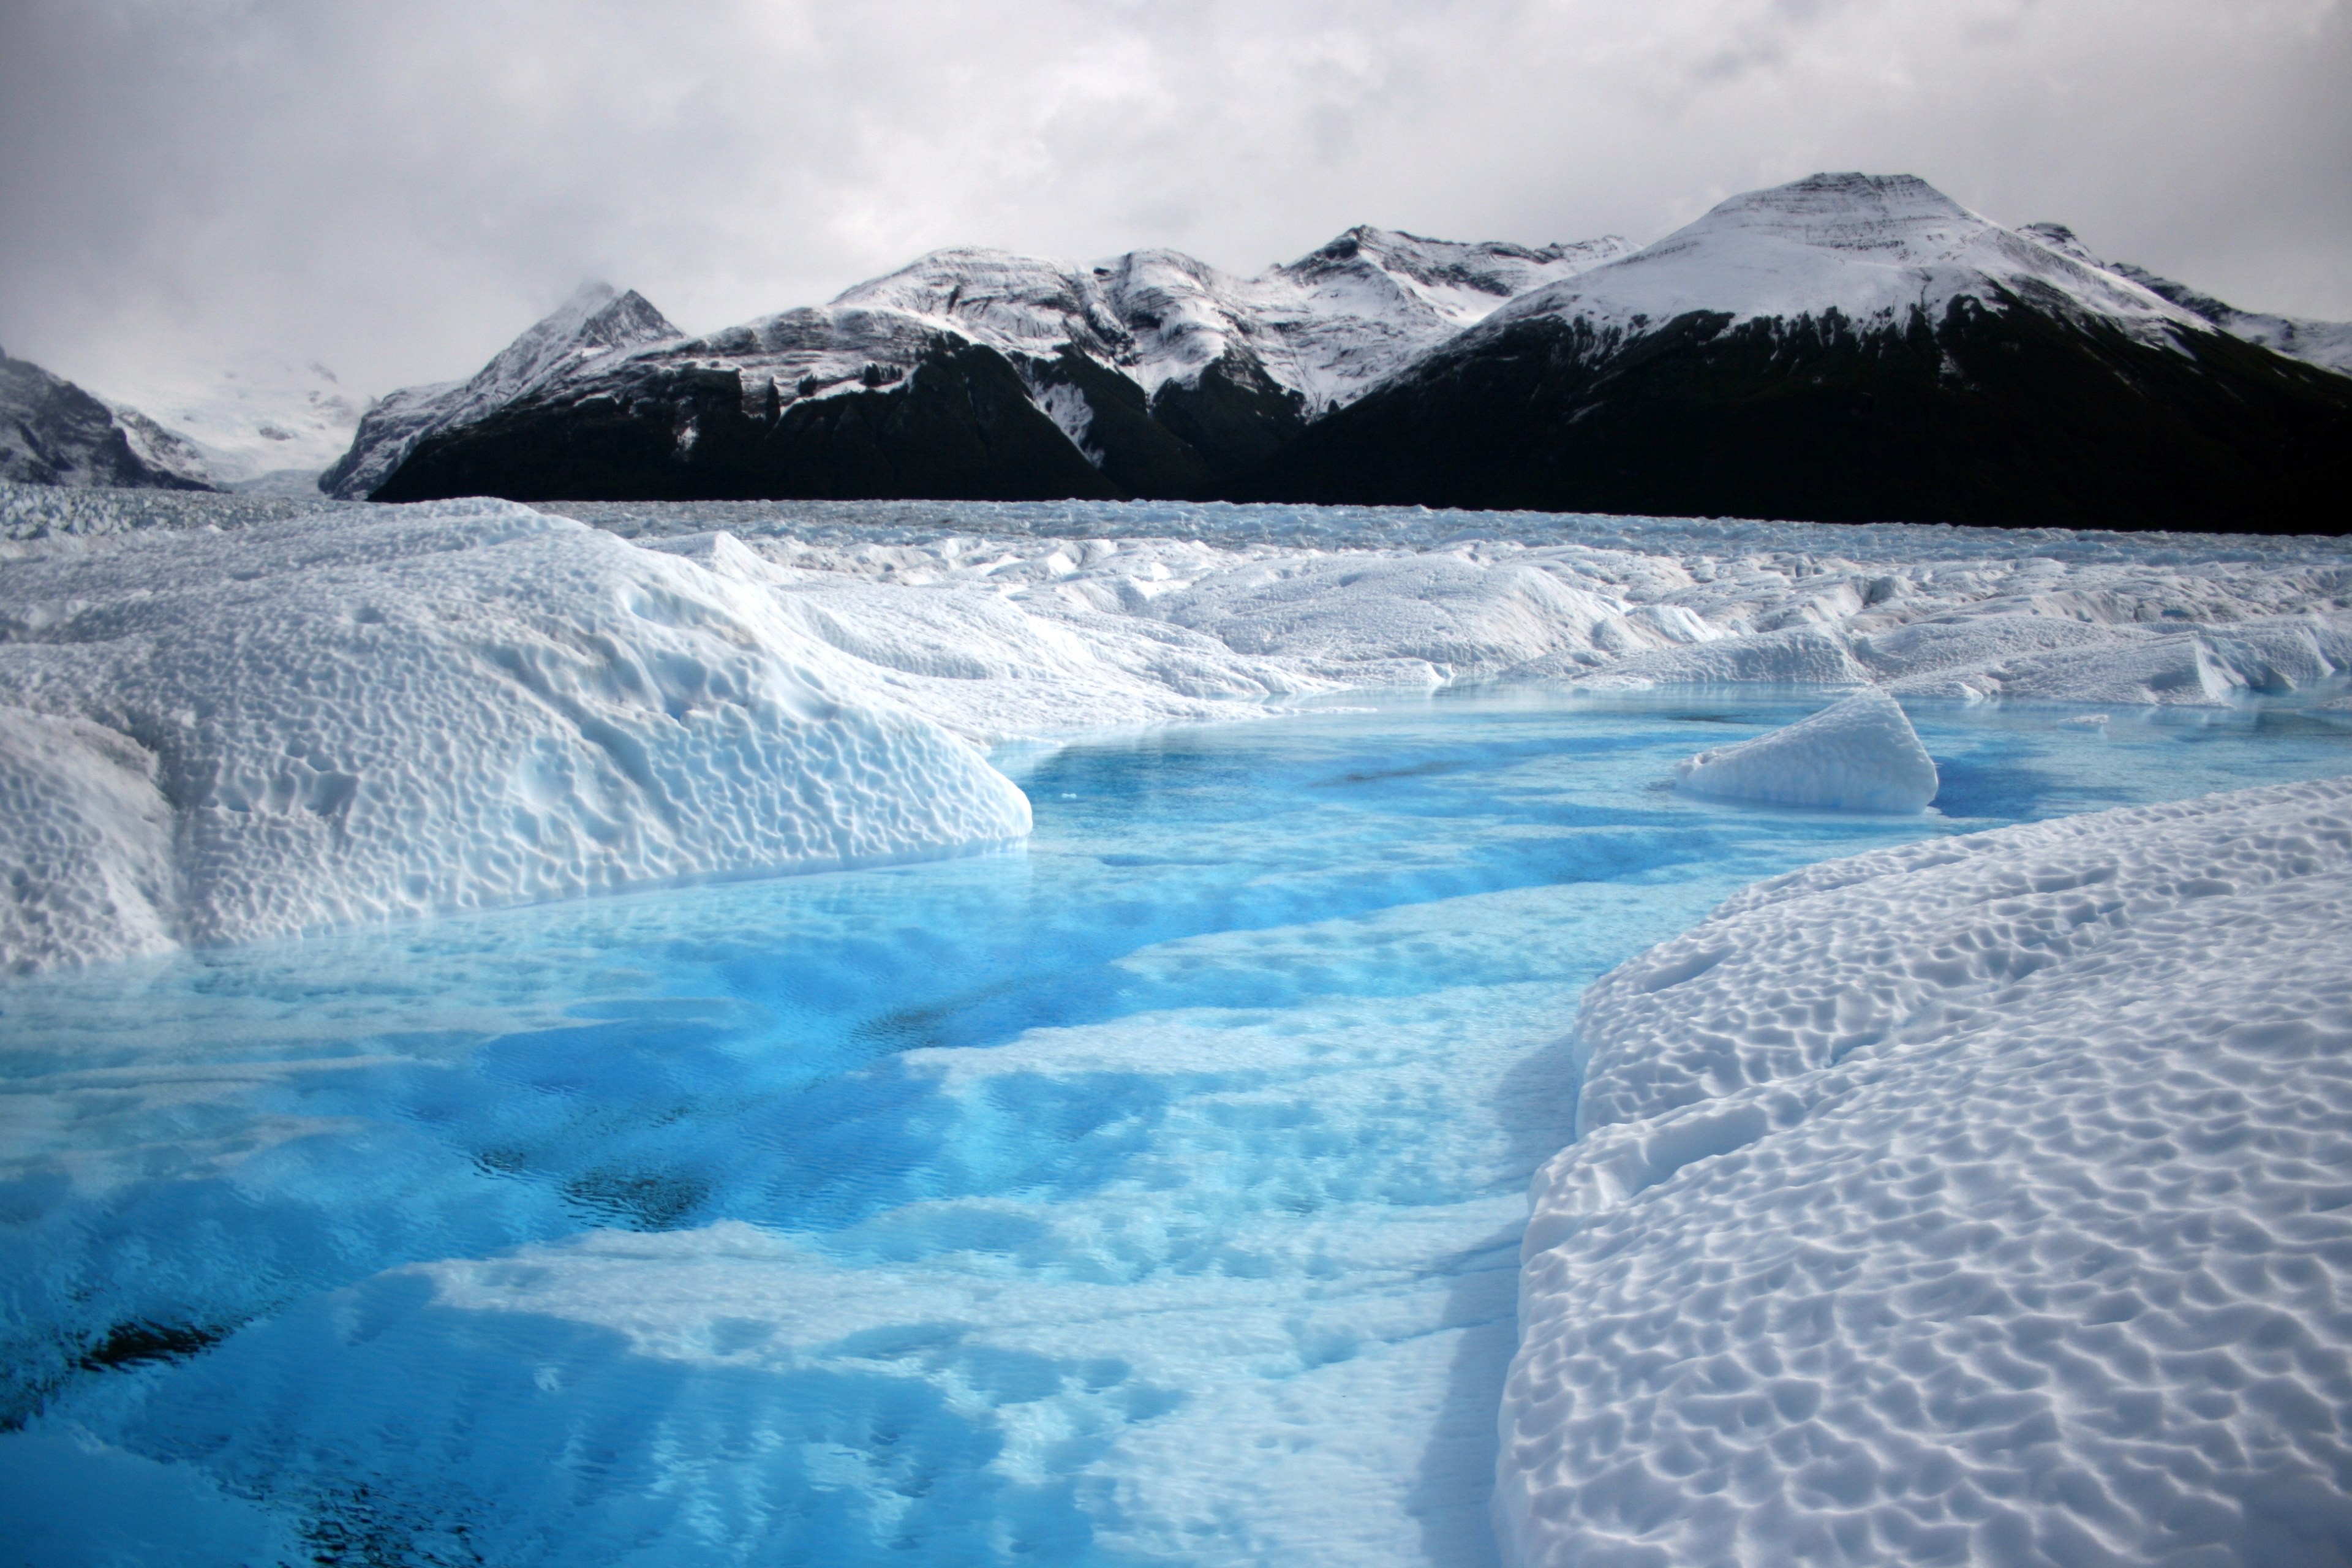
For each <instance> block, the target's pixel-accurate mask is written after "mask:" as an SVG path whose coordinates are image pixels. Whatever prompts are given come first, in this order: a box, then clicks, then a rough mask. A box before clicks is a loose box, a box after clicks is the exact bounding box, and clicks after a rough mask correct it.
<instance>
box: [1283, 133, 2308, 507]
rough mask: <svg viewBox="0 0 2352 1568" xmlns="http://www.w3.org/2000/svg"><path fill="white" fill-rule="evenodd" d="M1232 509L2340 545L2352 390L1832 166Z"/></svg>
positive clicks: (1449, 368)
mask: <svg viewBox="0 0 2352 1568" xmlns="http://www.w3.org/2000/svg"><path fill="white" fill-rule="evenodd" d="M1244 494H1246V495H1248V496H1250V497H1252V498H1254V499H1265V500H1318V501H1343V500H1345V501H1377V502H1384V503H1411V502H1420V503H1423V504H1429V505H1449V506H1504V507H1526V508H1534V509H1541V510H1592V511H1627V512H1654V513H1671V514H1677V515H1694V514H1696V515H1707V514H1733V515H1748V516H1759V517H1787V518H1811V519H1817V520H1822V521H1864V520H1878V521H1965V522H1984V523H1994V524H2017V523H2065V524H2074V525H2084V526H2099V527H2124V528H2134V527H2137V528H2147V527H2178V528H2198V529H2204V530H2253V531H2339V530H2341V529H2342V528H2344V527H2345V526H2347V522H2352V517H2347V512H2346V506H2347V503H2346V500H2345V497H2346V496H2347V494H2352V379H2347V378H2346V377H2344V376H2341V375H2336V374H2329V373H2327V372H2326V371H2323V370H2320V369H2316V368H2314V367H2313V366H2311V365H2307V364H2305V363H2299V362H2297V361H2294V360H2291V359H2287V358H2284V357H2282V356H2281V355H2279V354H2276V353H2272V352H2270V351H2269V350H2267V349H2266V348H2264V347H2262V346H2260V345H2259V344H2257V343H2255V342H2248V341H2246V340H2245V339H2244V338H2242V337H2240V336H2237V335H2232V334H2231V333H2230V332H2227V331H2222V330H2221V327H2220V326H2219V325H2217V323H2216V321H2214V320H2212V319H2211V318H2210V317H2209V316H2208V315H2206V314H2204V313H2200V310H2197V309H2194V308H2190V307H2189V306H2187V305H2184V304H2182V303H2180V302H2178V301H2176V300H2174V299H2171V298H2168V297H2167V296H2166V294H2165V293H2163V292H2161V291H2159V290H2158V289H2155V288H2153V287H2151V286H2149V284H2148V283H2146V282H2143V281H2140V280H2139V279H2137V278H2135V277H2133V276H2129V275H2127V274H2126V273H2125V272H2123V271H2121V270H2117V269H2114V268H2107V267H2105V266H2103V265H2101V264H2099V263H2098V261H2097V260H2096V258H2092V257H2090V256H2088V255H2087V254H2086V253H2084V252H2082V251H2081V250H2080V248H2079V247H2065V246H2061V245H2054V244H2053V243H2050V242H2049V237H2048V236H2047V235H2046V234H2043V235H2039V236H2037V234H2035V233H2029V232H2026V231H2023V230H2013V229H2008V228H2004V227H2002V226H2000V225H1998V224H1995V223H1993V222H1991V221H1990V220H1988V219H1986V218H1984V217H1981V216H1978V215H1977V214H1975V213H1972V212H1969V210H1968V209H1967V208H1965V207H1963V206H1961V205H1959V204H1958V203H1957V202H1954V201H1952V200H1951V199H1950V198H1949V197H1948V196H1946V195H1943V194H1942V193H1941V192H1938V191H1937V190H1936V189H1934V188H1933V187H1932V186H1930V185H1928V184H1926V183H1925V182H1924V181H1921V180H1918V179H1916V178H1913V177H1910V176H1906V175H1898V176H1891V177H1889V176H1873V175H1865V174H1821V175H1815V176H1813V177H1811V178H1810V179H1805V180H1800V181H1798V182H1796V183H1794V184H1789V185H1783V186H1780V187H1778V188H1776V189H1773V190H1769V191H1758V192H1753V193H1750V194H1748V195H1740V196H1735V197H1733V198H1731V199H1730V200H1728V201H1726V202H1724V203H1722V204H1721V205H1718V206H1717V207H1716V208H1715V209H1714V210H1713V211H1711V212H1709V213H1708V214H1706V216H1704V217H1702V218H1700V219H1699V220H1698V221H1697V222H1696V223H1694V224H1691V225H1690V226H1687V227H1685V228H1683V229H1681V230H1679V231H1677V232H1675V234H1672V235H1669V236H1667V237H1665V238H1664V239H1662V240H1660V241H1658V242H1657V243H1656V244H1654V245H1652V246H1649V247H1646V248H1644V249H1642V250H1640V251H1637V252H1635V253H1633V254H1632V255H1630V256H1624V257H1621V258H1616V259H1613V260H1611V261H1607V262H1605V263H1603V264H1602V265H1601V266H1598V267H1594V268H1590V269H1587V270H1585V271H1583V272H1580V273H1579V274H1578V275H1576V276H1574V277H1572V278H1570V279H1563V280H1561V281H1559V282H1557V283H1553V284H1550V285H1548V286H1546V287H1544V288H1540V289H1533V290H1530V291H1529V292H1528V293H1525V294H1522V295H1520V296H1518V297H1517V298H1515V299H1513V300H1510V301H1509V302H1508V303H1507V304H1506V305H1504V306H1503V307H1502V308H1500V309H1498V310H1495V311H1494V312H1493V313H1491V314H1490V315H1488V316H1487V317H1486V319H1485V320H1484V321H1480V322H1479V323H1477V324H1476V325H1475V326H1473V327H1470V328H1468V329H1467V330H1465V331H1463V332H1462V333H1461V334H1459V335H1458V336H1456V337H1455V338H1454V339H1452V340H1450V341H1448V342H1445V343H1444V344H1442V345H1441V346H1439V347H1438V348H1437V349H1435V350H1433V351H1432V352H1431V353H1428V354H1426V355H1424V356H1423V358H1422V359H1420V360H1419V361H1417V362H1415V363H1413V364H1412V366H1410V367H1408V368H1407V369H1406V370H1405V371H1403V372H1402V373H1401V374H1398V375H1395V376H1393V377H1391V378H1390V379H1389V380H1388V381H1386V382H1384V383H1383V384H1381V385H1380V386H1379V387H1378V388H1376V389H1374V390H1373V391H1372V392H1371V393H1370V394H1369V395H1366V396H1365V397H1363V398H1361V399H1360V400H1358V401H1357V402H1355V403H1354V404H1352V405H1349V406H1348V407H1346V408H1344V409H1340V410H1339V411H1336V412H1335V413H1334V414H1332V415H1331V416H1328V418H1326V419H1324V420H1322V421H1320V422H1318V424H1317V425H1316V426H1314V427H1313V428H1311V429H1310V430H1308V431H1307V432H1306V433H1305V434H1304V435H1303V436H1302V437H1300V439H1299V440H1297V442H1295V443H1293V444H1291V445H1290V446H1289V447H1286V449H1285V450H1284V451H1283V452H1282V453H1281V454H1280V455H1278V456H1277V457H1276V458H1275V459H1274V460H1273V461H1272V462H1271V463H1270V464H1269V465H1268V467H1267V468H1265V470H1263V471H1262V472H1261V473H1259V474H1258V475H1256V476H1255V477H1254V478H1253V479H1252V480H1251V481H1250V482H1249V483H1248V484H1247V485H1246V486H1244Z"/></svg>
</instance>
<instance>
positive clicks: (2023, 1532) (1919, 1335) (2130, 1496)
mask: <svg viewBox="0 0 2352 1568" xmlns="http://www.w3.org/2000/svg"><path fill="white" fill-rule="evenodd" d="M2347 930H2352V779H2339V780H2330V781H2325V782H2321V783H2316V784H2291V785H2283V786H2277V787H2273V788H2265V789H2255V790H2247V791H2242V792H2238V793H2235V794H2229V795H2212V796H2208V797H2205V798H2203V799H2200V800H2193V801H2189V802H2184V803H2179V804H2174V805H2159V806H2151V807H2143V808H2138V809H2134V810H2126V811H2116V812H2108V813H2102V814H2098V815H2095V816H2081V817H2074V818H2069V819H2064V820H2061V821H2055V822H2048V823H2041V824H2035V825H2032V826H2021V827H2012V828H2006V829H2002V830H2000V831H1997V832H1991V833H1985V834H1979V835H1975V836H1971V837H1962V838H1947V839H1930V840H1927V841H1924V842H1920V843H1916V844H1911V845H1906V846H1904V847H1899V848H1893V849H1885V850H1880V851H1876V852H1874V853H1872V854H1868V855H1864V856H1860V857H1856V858H1852V859H1847V860H1840V861H1831V862H1827V863H1824V864H1822V865H1818V866H1814V867H1811V868H1807V869H1805V870H1802V871H1800V872H1796V873H1794V874H1792V875H1790V876H1786V877H1782V878H1779V879H1774V880H1771V881H1768V882H1764V883H1760V884H1759V885H1757V886H1756V887H1754V888H1751V889H1748V890H1747V891H1746V892H1744V893H1742V894H1739V895H1738V896H1736V897H1734V898H1733V899H1731V900H1728V901H1727V902H1726V903H1725V904H1724V905H1723V906H1722V907H1721V908H1720V909H1718V910H1717V911H1716V912H1715V913H1714V914H1713V915H1712V916H1710V917H1709V918H1708V919H1707V920H1706V921H1703V922H1701V923H1700V924H1699V925H1697V926H1696V928H1694V929H1693V930H1691V931H1688V932H1686V933H1685V934H1684V935H1682V936H1679V937H1677V938H1675V940H1674V941H1672V942H1665V943H1664V944H1662V945H1660V946H1658V947H1656V948H1654V949H1652V950H1651V951H1650V952H1646V953H1644V954H1643V955H1641V956H1640V957H1638V958H1635V959H1633V960H1632V961H1630V962H1628V963H1625V964H1623V965H1622V966H1620V967H1619V968H1618V969H1616V970H1615V971H1613V972H1612V973H1610V974H1609V975H1607V976H1606V977H1604V978H1603V979H1602V980H1601V981H1600V982H1598V983H1596V984H1594V985H1593V986H1592V987H1591V989H1590V990H1589V991H1588V992H1587V993H1586V994H1585V998H1584V1001H1583V1005H1582V1009H1581V1012H1580V1016H1579V1019H1578V1022H1577V1026H1576V1035H1575V1043H1576V1050H1577V1053H1578V1055H1579V1056H1580V1058H1582V1059H1583V1063H1584V1073H1585V1077H1584V1089H1583V1094H1582V1099H1581V1101H1580V1109H1579V1113H1578V1124H1579V1131H1580V1139H1579V1142H1576V1143H1575V1144H1574V1145H1572V1146H1571V1147H1570V1148H1569V1149H1567V1150H1566V1151H1564V1152H1561V1153H1560V1154H1559V1155H1558V1156H1556V1157H1555V1158H1554V1159H1553V1160H1552V1161H1551V1162H1550V1163H1549V1164H1547V1165H1546V1166H1545V1167H1544V1168H1543V1169H1542V1170H1541V1171H1540V1172H1539V1173H1538V1176H1537V1178H1536V1180H1535V1182H1534V1184H1533V1198H1534V1212H1533V1217H1532V1220H1531V1222H1530V1224H1529V1226H1528V1232H1527V1237H1526V1240H1525V1243H1524V1247H1523V1254H1522V1257H1523V1271H1522V1275H1521V1308H1520V1312H1519V1323H1520V1333H1521V1344H1520V1348H1519V1351H1518V1353H1517V1358H1516V1360H1515V1361H1514V1363H1513V1364H1512V1369H1511V1373H1510V1378H1509V1383H1508V1385H1507V1392H1506V1394H1505V1400H1504V1405H1503V1410H1502V1417H1501V1433H1502V1447H1501V1449H1500V1453H1499V1458H1498V1473H1497V1489H1496V1501H1495V1516H1496V1527H1497V1531H1498V1533H1499V1535H1500V1537H1501V1540H1502V1543H1503V1546H1504V1548H1505V1554H1506V1558H1507V1560H1508V1561H1512V1562H1515V1563H1519V1564H1522V1565H1524V1568H1536V1565H1543V1564H1561V1565H1565V1564H1569V1563H1579V1564H1591V1563H1612V1564H1614V1563H1625V1564H1634V1563H1640V1564H1658V1565H1661V1568H1663V1565H1664V1564H1669V1563H1727V1564H1753V1565H1756V1568H1763V1565H1765V1564H1780V1563H1793V1562H1807V1563H1853V1564H1864V1563H1891V1562H1901V1563H1970V1564H1978V1563H1981V1564H1991V1563H2004V1564H2049V1565H2052V1568H2059V1565H2063V1568H2084V1565H2086V1564H2105V1563H2114V1564H2124V1563H2133V1564H2139V1563H2179V1564H2187V1563H2249V1564H2252V1563H2263V1564H2269V1565H2295V1564H2319V1563H2341V1562H2343V1561H2345V1560H2346V1558H2347V1555H2352V1313H2347V1310H2346V1306H2345V1303H2346V1302H2347V1300H2352V1209H2347V1194H2352V1184H2348V1183H2347V1173H2352V1071H2348V1070H2347V1062H2352V968H2347V965H2346V963H2345V962H2344V959H2345V937H2344V933H2345V932H2346V931H2347Z"/></svg>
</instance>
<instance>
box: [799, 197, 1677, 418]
mask: <svg viewBox="0 0 2352 1568" xmlns="http://www.w3.org/2000/svg"><path fill="white" fill-rule="evenodd" d="M1632 249H1633V247H1632V246H1631V245H1630V244H1628V243H1627V242H1626V241H1624V240H1622V239H1618V238H1616V237H1607V238H1602V239H1596V240H1586V241H1584V242H1582V243H1580V244H1577V245H1550V246H1545V247H1542V248H1541V249H1529V248H1528V247H1524V246H1517V245H1499V244H1493V243H1488V244H1483V245H1463V244H1457V243H1454V242H1452V241H1447V240H1436V239H1423V238H1422V237H1419V236H1417V235H1410V234H1399V233H1396V232H1394V231H1391V230H1389V229H1381V228H1371V227H1364V226H1360V227H1356V228H1351V229H1349V231H1348V232H1347V233H1345V234H1343V235H1341V236H1339V237H1338V238H1337V239H1334V240H1332V241H1331V242H1330V243H1329V244H1328V245H1326V246H1324V247H1322V248H1321V249H1319V250H1317V251H1314V252H1313V253H1311V254H1310V255H1307V256H1305V257H1302V258H1299V259H1298V260H1297V261H1294V262H1290V263H1288V264H1286V265H1284V266H1280V267H1275V268H1268V269H1267V270H1266V271H1265V272H1263V273H1261V274H1259V275H1258V276H1257V277H1255V278H1236V277H1234V276H1233V275H1231V274H1229V273H1225V272H1221V271H1219V270H1218V269H1217V268H1213V267H1211V266H1209V265H1207V264H1206V263H1204V262H1202V261H1198V260H1195V259H1194V258H1192V257H1189V256H1186V255H1184V254H1183V253H1182V252H1181V251H1174V250H1136V251H1129V253H1128V254H1126V255H1124V256H1120V257H1115V258H1112V259H1110V260H1108V261H1106V262H1102V263H1098V264H1096V265H1093V266H1076V265H1072V264H1068V263H1063V262H1055V261H1045V260H1041V259H1038V258H1034V257H1026V256H1013V255H1010V254H1008V253H1006V252H1003V251H995V250H978V249H957V250H938V251H933V252H932V253H931V254H930V255H929V256H926V257H923V258H921V259H919V260H918V261H915V262H913V263H912V264H910V265H908V266H907V267H905V268H901V269H899V270H898V271H897V272H893V273H891V274H889V275H888V276H887V277H884V278H877V279H874V280H872V281H871V282H866V283H861V284H859V285H857V286H856V288H854V289H848V290H846V291H845V292H844V293H843V294H841V295H840V296H839V297H838V298H836V299H835V300H834V301H833V304H834V308H835V309H844V308H862V309H867V310H898V311H902V312H904V313H906V314H908V315H910V316H914V317H917V318H919V319H920V320H922V321H926V322H928V323H929V324H931V325H933V326H935V327H937V328H939V329H940V330H943V331H953V332H957V333H959V334H961V335H962V336H964V337H967V338H970V339H971V340H972V341H973V342H982V343H986V344H987V345H988V346H989V347H991V348H993V349H995V350H997V351H999V352H1000V353H1005V354H1008V355H1026V356H1029V357H1032V358H1039V359H1050V358H1053V357H1054V356H1055V355H1056V354H1057V353H1060V352H1061V349H1062V346H1063V345H1064V344H1066V343H1067V344H1070V345H1073V346H1075V347H1076V348H1077V349H1079V350H1080V351H1081V352H1082V353H1086V354H1087V355H1088V356H1089V357H1090V358H1093V359H1096V360H1098V361H1100V362H1101V363H1105V364H1108V365H1110V366H1112V367H1114V368H1116V369H1118V370H1119V371H1120V372H1122V373H1123V374H1126V375H1128V376H1129V377H1130V378H1131V379H1133V380H1134V381H1135V382H1136V383H1137V384H1138V385H1139V386H1141V387H1142V389H1143V391H1144V392H1145V394H1146V395H1151V394H1156V393H1158V392H1159V391H1160V388H1161V387H1163V386H1165V385H1167V384H1170V383H1171V382H1174V383H1180V384H1181V383H1190V382H1192V381H1195V380H1197V379H1198V378H1199V377H1200V375H1201V374H1202V373H1203V372H1205V371H1206V370H1208V369H1209V368H1210V367H1211V366H1212V365H1214V364H1217V363H1220V362H1225V363H1228V364H1232V363H1234V362H1241V363H1245V364H1247V365H1248V366H1249V367H1250V368H1251V369H1252V370H1254V371H1255V372H1256V373H1258V374H1263V375H1264V376H1265V378H1266V379H1268V380H1270V381H1272V382H1273V383H1274V384H1276V385H1277V386H1280V387H1282V388H1284V389H1285V390H1286V391H1288V392H1290V393H1293V394H1295V395H1297V398H1298V400H1299V403H1300V406H1301V411H1302V412H1303V413H1305V414H1306V415H1307V416H1308V417H1310V418H1311V417H1313V416H1317V415H1319V414H1322V413H1324V412H1325V411H1327V410H1328V409H1330V408H1333V407H1337V406H1339V405H1343V404H1346V403H1349V402H1351V401H1353V400H1354V398H1355V397H1357V396H1358V395H1360V394H1361V393H1362V392H1363V391H1364V390H1365V389H1366V388H1368V387H1370V385H1372V384H1374V383H1376V382H1378V381H1380V380H1381V378H1383V377H1385V376H1387V375H1390V374H1393V373H1394V372H1396V371H1398V370H1400V369H1402V368H1403V366H1404V365H1406V364H1407V363H1411V362H1412V360H1413V359H1415V358H1418V357H1419V356H1420V355H1421V354H1422V353H1425V352H1427V351H1428V350H1429V349H1431V348H1433V347H1434V346H1435V345H1436V344H1438V343H1440V342H1444V340H1445V339H1447V338H1450V337H1452V336H1453V335H1454V333H1455V332H1457V331H1461V330H1462V329H1463V328H1464V327H1466V326H1469V325H1470V324H1471V323H1473V322H1475V321H1482V320H1484V319H1485V318H1486V316H1487V315H1488V314H1490V313H1491V312H1492V311H1494V310H1496V308H1497V307H1498V306H1500V305H1502V304H1504V303H1505V302H1506V301H1507V300H1511V299H1513V298H1515V297H1517V296H1518V295H1520V294H1524V293H1525V292H1527V291H1528V289H1534V288H1539V287H1541V286H1542V285H1544V284H1547V283H1552V282H1557V281H1559V280H1560V279H1566V278H1572V277H1574V276H1575V275H1576V274H1577V273H1578V272H1580V271H1582V270H1584V269H1585V268H1589V267H1592V266H1596V265H1598V264H1599V263H1601V262H1602V261H1606V260H1609V259H1610V258H1612V257H1616V256H1622V255H1624V254H1626V253H1628V252H1630V251H1631V250H1632Z"/></svg>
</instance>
